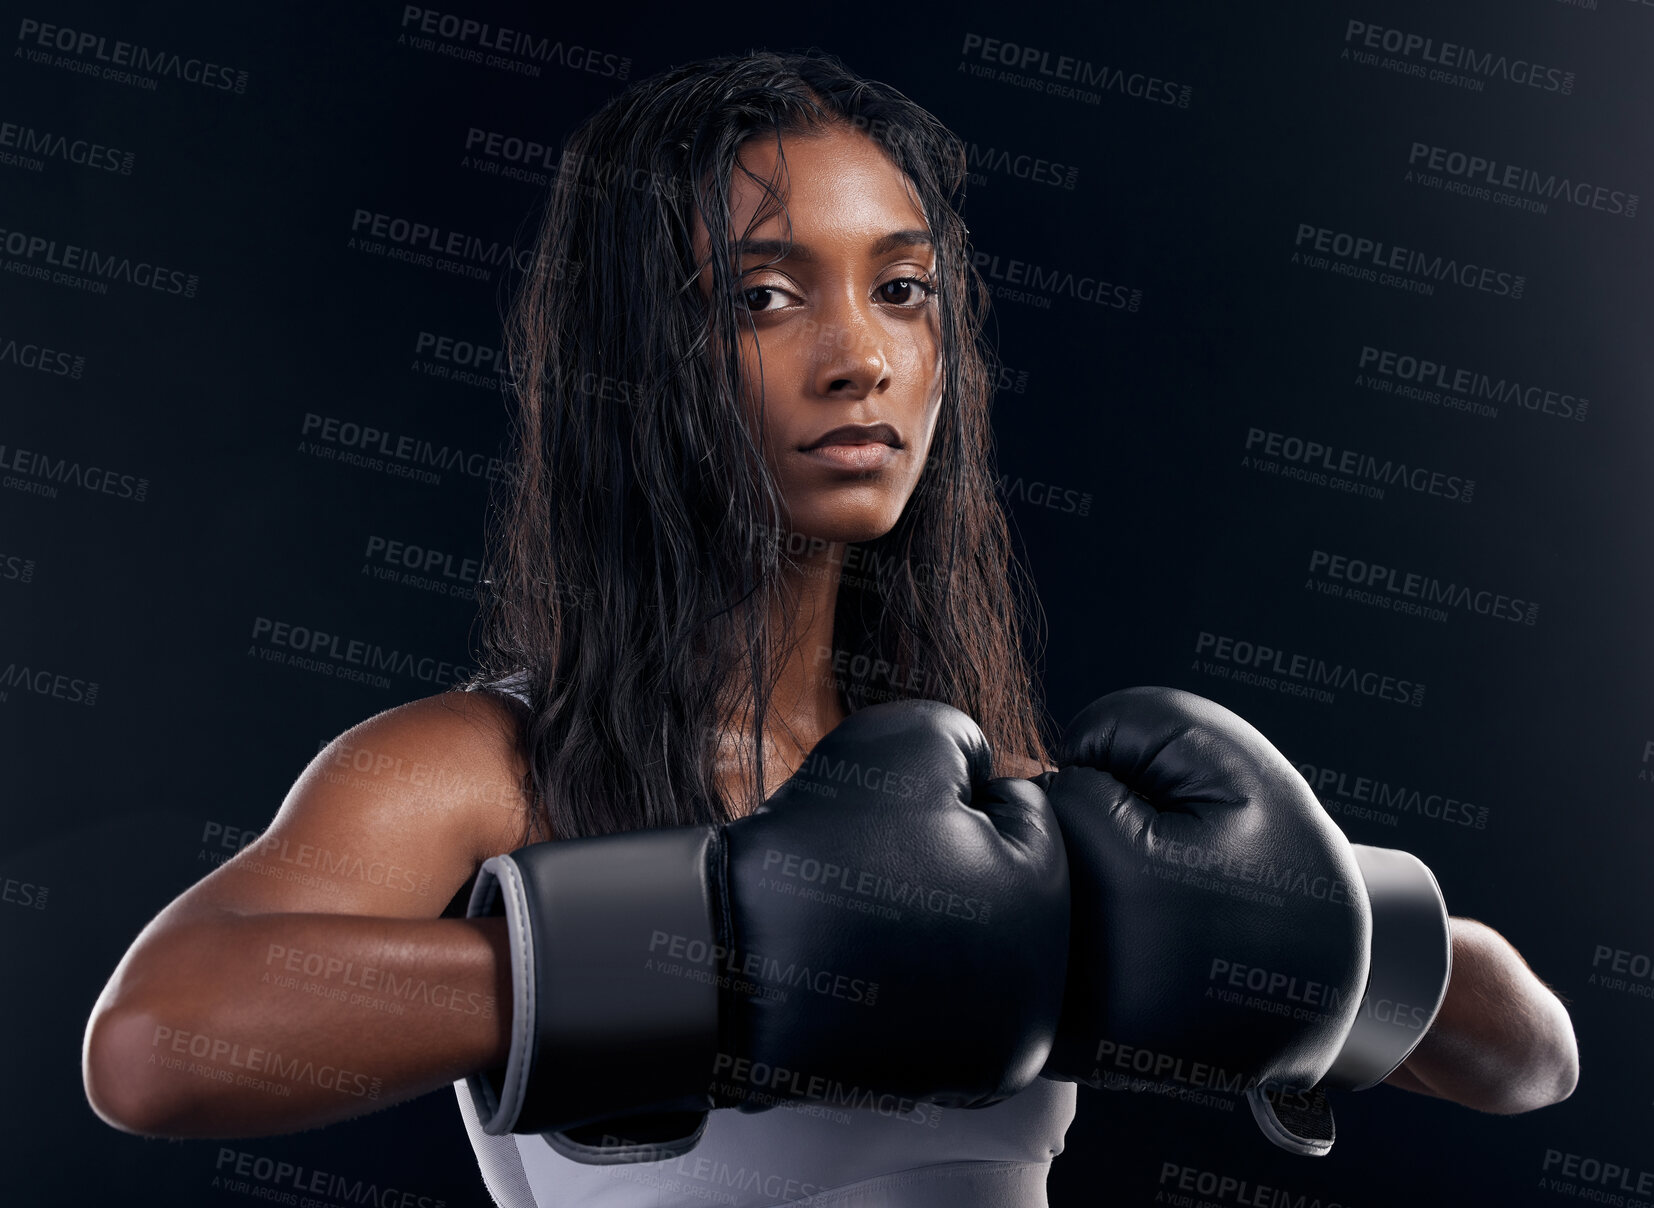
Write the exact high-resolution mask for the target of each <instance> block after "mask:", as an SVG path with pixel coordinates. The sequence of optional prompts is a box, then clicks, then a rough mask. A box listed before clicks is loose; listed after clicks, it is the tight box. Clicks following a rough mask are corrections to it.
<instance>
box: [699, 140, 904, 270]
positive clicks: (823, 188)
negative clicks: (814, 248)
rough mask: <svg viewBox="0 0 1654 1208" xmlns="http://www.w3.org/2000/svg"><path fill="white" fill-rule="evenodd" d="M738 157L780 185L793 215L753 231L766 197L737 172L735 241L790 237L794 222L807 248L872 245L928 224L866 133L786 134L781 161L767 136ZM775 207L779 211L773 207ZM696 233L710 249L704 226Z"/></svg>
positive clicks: (732, 202) (771, 218) (769, 219)
mask: <svg viewBox="0 0 1654 1208" xmlns="http://www.w3.org/2000/svg"><path fill="white" fill-rule="evenodd" d="M737 159H738V160H739V161H740V163H742V164H743V165H745V166H746V168H747V169H748V171H750V172H752V174H753V175H754V176H757V177H758V178H759V180H765V181H773V182H774V187H775V189H776V190H777V192H779V193H780V194H781V197H782V199H783V200H784V201H785V202H786V206H787V214H786V215H785V216H783V215H782V214H781V213H779V212H777V213H771V214H768V215H767V216H766V217H765V218H764V220H763V221H762V222H760V223H758V224H757V225H756V226H751V224H752V220H753V218H754V216H755V215H757V214H758V213H759V212H760V210H761V209H762V208H764V207H765V205H766V201H767V199H766V197H765V194H764V190H763V188H762V187H761V186H760V185H759V184H758V183H756V182H755V181H753V180H751V179H750V178H749V177H748V176H747V175H746V173H744V172H742V171H740V170H739V169H737V170H736V171H735V172H734V173H733V175H732V177H731V180H730V193H729V208H730V220H731V226H732V228H733V229H732V230H731V232H730V237H731V238H732V239H736V238H741V237H742V236H745V235H751V236H757V235H774V236H784V235H786V233H787V230H788V223H787V218H788V217H790V218H791V232H792V236H793V238H794V239H795V240H797V241H798V242H800V243H815V242H822V241H831V240H835V239H849V240H857V241H870V240H871V239H873V238H876V237H877V236H878V235H882V234H884V233H885V232H887V231H892V230H898V229H903V228H914V227H917V228H919V229H924V228H925V227H926V225H927V224H926V222H925V218H924V212H923V211H922V210H921V209H920V207H919V205H918V201H917V198H916V196H915V195H914V190H913V189H912V186H911V183H910V182H909V181H908V179H907V177H906V175H905V174H904V173H903V172H902V170H901V169H900V168H898V167H897V166H896V165H895V164H894V163H893V162H892V161H891V160H890V158H889V157H888V156H887V155H886V154H885V153H884V152H883V151H882V150H880V149H879V147H878V145H877V144H876V143H874V141H873V140H872V139H871V138H869V137H868V136H867V135H865V134H862V133H860V132H859V131H855V130H849V129H846V128H844V127H839V126H835V127H831V128H829V129H828V130H826V131H821V132H812V133H809V134H801V135H787V136H785V137H784V138H783V139H782V140H781V154H780V155H779V156H778V155H777V154H776V143H775V139H774V138H773V137H772V136H760V137H758V138H753V139H748V140H747V141H746V142H745V143H743V144H742V145H741V147H740V149H739V151H738V152H737ZM768 206H769V208H771V209H774V202H769V203H768ZM749 227H751V229H749ZM696 235H697V239H696V242H697V243H698V244H700V245H701V246H704V228H700V227H699V225H698V224H697V231H696Z"/></svg>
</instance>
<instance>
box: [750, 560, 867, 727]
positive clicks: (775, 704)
mask: <svg viewBox="0 0 1654 1208" xmlns="http://www.w3.org/2000/svg"><path fill="white" fill-rule="evenodd" d="M809 546H810V548H809V551H808V552H807V553H806V554H804V555H802V556H800V557H798V558H796V559H795V560H794V563H795V564H794V566H793V567H791V568H790V569H789V570H787V571H786V572H784V573H783V574H782V576H781V578H780V580H779V582H778V583H777V585H776V590H775V591H774V592H772V593H771V595H770V599H769V601H768V604H767V615H766V621H765V623H766V626H767V628H768V633H769V639H770V648H771V649H772V650H773V651H775V652H776V657H777V659H778V660H779V664H780V666H779V674H778V675H777V677H776V679H775V688H774V690H773V692H772V693H771V695H770V700H769V708H768V709H767V710H766V720H765V731H766V733H765V741H766V744H767V747H766V749H770V748H776V749H779V750H780V751H782V752H794V753H797V754H802V753H803V752H804V751H806V750H808V749H809V748H810V747H813V746H814V745H815V743H816V741H817V740H818V739H819V738H820V737H821V736H822V735H823V734H825V733H827V731H829V730H831V729H832V728H833V727H834V726H836V725H838V723H839V722H841V721H843V720H844V716H845V713H844V706H843V704H842V703H841V701H840V699H839V691H838V682H837V679H836V677H835V675H834V673H833V665H832V656H831V654H830V653H823V652H830V651H831V650H832V646H833V611H834V606H835V605H836V604H837V602H838V589H839V579H840V577H841V575H842V573H843V570H844V556H845V551H846V549H847V548H848V547H847V546H846V545H845V544H844V543H843V542H838V541H831V542H816V541H812V542H810V543H809ZM743 687H746V688H748V689H749V691H750V685H743ZM738 716H739V720H738V723H737V724H738V728H739V729H740V731H741V732H742V733H743V734H745V735H746V737H747V738H748V739H751V738H753V737H755V736H754V735H753V734H752V708H751V703H750V697H749V700H748V702H747V703H746V704H745V705H744V706H743V708H742V709H741V710H740V712H739V715H738Z"/></svg>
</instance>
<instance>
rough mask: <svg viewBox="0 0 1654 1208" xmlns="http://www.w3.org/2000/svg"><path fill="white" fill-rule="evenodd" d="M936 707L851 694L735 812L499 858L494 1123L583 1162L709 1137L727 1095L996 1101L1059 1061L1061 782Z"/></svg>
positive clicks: (488, 1100) (490, 882)
mask: <svg viewBox="0 0 1654 1208" xmlns="http://www.w3.org/2000/svg"><path fill="white" fill-rule="evenodd" d="M989 768H990V755H989V750H988V745H987V742H986V740H985V739H984V738H983V735H982V732H981V730H980V729H979V728H978V727H977V725H976V723H975V722H973V721H972V720H971V719H970V718H969V717H967V716H966V715H965V714H963V713H961V712H960V711H959V710H957V709H954V708H952V707H951V706H948V705H945V704H941V703H938V702H935V701H894V702H890V703H886V704H880V705H874V706H871V707H869V708H865V709H862V710H859V711H858V712H856V713H854V714H852V715H851V716H850V717H849V718H847V719H846V720H845V721H844V722H842V723H841V724H840V725H839V726H838V727H837V728H836V729H834V730H833V731H832V732H831V733H829V734H827V735H826V736H825V737H823V738H822V740H821V741H820V742H819V743H818V744H817V745H816V747H815V748H814V749H813V750H812V751H811V752H810V754H809V756H808V757H807V758H806V760H805V762H804V764H803V766H802V767H800V768H799V770H798V771H797V772H796V773H795V774H794V775H793V776H792V777H791V778H790V779H789V780H788V781H787V782H786V783H785V784H783V785H782V786H781V787H780V788H779V789H778V790H777V791H776V793H775V794H774V795H773V796H772V797H771V798H770V799H769V800H768V801H767V802H766V803H765V804H764V805H763V806H761V807H760V808H759V809H758V810H756V811H755V812H754V813H752V814H751V815H749V816H748V817H745V818H741V819H738V820H736V821H735V822H732V823H729V824H727V825H723V826H711V827H676V828H670V829H661V830H646V831H634V832H628V833H625V834H619V835H608V836H601V837H596V838H582V839H567V840H559V841H554V842H550V843H539V844H534V845H532V846H529V847H525V848H522V849H520V850H518V851H516V852H513V853H511V854H510V855H506V856H496V857H494V858H493V859H491V860H488V861H487V862H486V863H485V864H484V865H483V868H482V872H481V874H480V875H479V877H478V881H477V886H476V889H475V891H474V893H473V896H472V899H471V905H470V911H469V913H470V914H471V915H472V916H473V917H475V916H479V915H489V914H501V913H503V914H504V915H505V917H506V919H507V923H508V928H509V933H510V941H511V955H512V989H513V1016H512V1039H511V1049H510V1054H509V1056H508V1058H507V1061H506V1066H505V1068H504V1069H503V1070H495V1071H489V1072H486V1073H478V1074H475V1075H472V1076H471V1077H470V1078H468V1079H467V1083H468V1085H469V1089H470V1092H471V1094H472V1096H473V1099H474V1102H475V1103H476V1105H477V1109H478V1114H479V1117H480V1118H481V1121H482V1126H483V1131H484V1132H487V1133H490V1134H493V1135H499V1134H502V1133H507V1132H516V1133H528V1132H538V1133H541V1134H542V1135H543V1136H545V1138H546V1140H547V1141H548V1143H550V1144H551V1146H552V1147H553V1148H554V1149H556V1150H557V1151H558V1152H559V1153H562V1154H564V1155H565V1156H567V1157H570V1158H573V1159H575V1160H577V1161H583V1162H625V1161H658V1160H661V1159H663V1158H668V1157H673V1156H677V1155H678V1154H681V1153H684V1152H686V1151H688V1150H689V1149H690V1148H692V1147H693V1146H694V1144H695V1142H696V1141H697V1140H698V1139H699V1137H700V1133H701V1130H702V1129H703V1128H704V1126H705V1113H706V1112H707V1111H708V1110H709V1109H712V1108H716V1107H730V1106H741V1107H744V1108H747V1109H749V1110H759V1109H762V1108H763V1107H764V1106H768V1105H773V1104H774V1103H775V1102H777V1101H780V1100H785V1099H796V1098H808V1097H820V1096H824V1095H826V1094H827V1093H829V1090H830V1089H833V1090H842V1089H843V1088H858V1089H859V1090H862V1091H868V1090H871V1091H874V1092H876V1093H880V1094H893V1095H897V1096H902V1097H908V1098H912V1099H914V1100H926V1101H930V1102H934V1103H939V1104H942V1105H944V1106H954V1107H982V1106H987V1105H989V1104H992V1103H996V1102H999V1101H1000V1100H1003V1099H1005V1098H1007V1097H1009V1096H1011V1095H1013V1094H1016V1093H1017V1092H1018V1091H1020V1090H1022V1089H1024V1088H1025V1087H1027V1086H1028V1085H1029V1084H1030V1083H1032V1081H1033V1080H1034V1078H1035V1077H1037V1076H1038V1075H1039V1073H1040V1071H1041V1068H1042V1067H1043V1066H1044V1064H1045V1061H1046V1058H1047V1055H1048V1054H1049V1052H1050V1048H1051V1043H1052V1039H1053V1037H1054V1035H1055V1031H1056V1023H1057V1014H1058V1009H1059V1006H1060V1004H1061V1001H1062V993H1063V967H1064V960H1065V957H1066V954H1067V949H1068V873H1067V864H1066V861H1065V859H1064V855H1063V849H1062V838H1061V833H1060V831H1059V829H1058V827H1057V823H1056V820H1055V818H1054V817H1052V815H1051V812H1050V807H1049V805H1048V803H1047V802H1046V800H1045V795H1044V794H1043V793H1042V792H1041V791H1040V790H1039V789H1038V788H1037V787H1035V786H1034V785H1033V784H1031V783H1029V782H1028V781H1024V780H1017V779H1014V778H1001V779H990V778H989V776H988V772H989Z"/></svg>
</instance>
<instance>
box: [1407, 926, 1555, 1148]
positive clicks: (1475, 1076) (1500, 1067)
mask: <svg viewBox="0 0 1654 1208" xmlns="http://www.w3.org/2000/svg"><path fill="white" fill-rule="evenodd" d="M1450 922H1451V927H1452V935H1453V972H1452V977H1451V979H1450V981H1449V983H1448V987H1447V995H1446V997H1445V998H1444V999H1443V1001H1442V1007H1441V1011H1440V1012H1439V1013H1438V1014H1437V1016H1436V1020H1435V1022H1434V1024H1432V1025H1431V1028H1430V1031H1429V1032H1428V1033H1426V1034H1425V1037H1424V1039H1423V1040H1422V1041H1421V1042H1420V1043H1419V1046H1418V1047H1417V1048H1416V1049H1414V1050H1413V1053H1412V1055H1411V1056H1409V1057H1408V1059H1407V1060H1406V1061H1405V1062H1403V1063H1402V1065H1401V1067H1400V1068H1399V1069H1397V1070H1396V1071H1395V1073H1393V1074H1391V1075H1390V1077H1389V1078H1387V1079H1386V1081H1387V1082H1389V1083H1390V1084H1391V1085H1393V1086H1398V1087H1400V1088H1402V1089H1404V1090H1411V1091H1417V1092H1419V1093H1421V1094H1430V1095H1436V1096H1439V1097H1441V1098H1444V1099H1451V1100H1453V1101H1454V1102H1456V1103H1462V1104H1464V1105H1465V1106H1467V1107H1474V1108H1476V1109H1478V1110H1480V1111H1486V1112H1496V1113H1500V1114H1506V1115H1508V1114H1513V1113H1516V1112H1525V1111H1532V1110H1533V1109H1534V1108H1538V1107H1545V1106H1547V1105H1549V1104H1551V1103H1556V1102H1559V1101H1561V1100H1563V1099H1566V1098H1567V1097H1568V1096H1569V1095H1570V1094H1572V1093H1573V1089H1574V1084H1575V1082H1576V1081H1577V1080H1578V1077H1579V1050H1578V1046H1577V1043H1576V1041H1575V1039H1574V1031H1573V1023H1572V1021H1571V1020H1570V1019H1569V1017H1568V1011H1567V1008H1566V1007H1564V1006H1563V1005H1562V1002H1561V1000H1560V999H1558V998H1557V996H1556V995H1555V994H1554V993H1552V992H1551V990H1550V989H1549V988H1547V987H1546V986H1545V984H1544V983H1543V982H1542V981H1540V980H1539V978H1538V977H1536V976H1535V975H1534V973H1533V971H1532V970H1531V969H1529V968H1528V966H1527V963H1526V962H1525V961H1523V959H1522V957H1521V955H1520V954H1519V953H1518V952H1517V951H1516V949H1515V948H1513V947H1511V945H1510V944H1509V943H1508V942H1507V941H1506V940H1505V939H1504V937H1502V936H1501V935H1499V933H1498V932H1496V931H1494V930H1493V929H1492V928H1491V927H1488V926H1486V925H1485V924H1482V923H1479V922H1476V921H1475V920H1474V919H1462V918H1454V919H1452V920H1450Z"/></svg>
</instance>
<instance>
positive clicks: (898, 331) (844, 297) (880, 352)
mask: <svg viewBox="0 0 1654 1208" xmlns="http://www.w3.org/2000/svg"><path fill="white" fill-rule="evenodd" d="M782 150H783V152H784V157H785V158H784V163H785V167H784V168H783V169H782V174H781V176H780V177H779V179H778V189H779V191H780V193H781V195H782V197H783V198H784V199H785V200H786V203H787V206H786V211H785V212H784V213H777V214H773V215H771V216H770V217H768V218H766V219H765V220H764V221H763V222H762V223H760V224H758V226H756V227H755V228H754V229H753V230H751V231H746V228H747V225H748V223H749V222H750V221H751V219H752V216H753V215H754V214H755V213H756V212H757V211H758V210H759V208H760V206H761V204H762V203H763V201H764V194H763V190H762V189H760V188H759V187H758V186H757V185H756V184H754V183H753V182H752V181H751V180H749V179H748V178H747V177H746V175H745V174H743V173H741V172H739V171H737V172H736V173H735V174H734V179H733V180H732V182H731V187H730V189H731V191H730V212H731V217H732V220H733V222H732V232H731V241H732V254H733V255H735V256H736V257H737V260H736V263H735V264H734V265H733V266H732V275H738V276H739V283H738V286H737V288H738V290H739V294H738V296H737V299H736V302H737V306H738V307H739V308H740V309H742V310H744V311H746V312H750V313H751V315H752V326H753V329H754V330H753V331H748V330H747V329H746V324H745V323H743V324H742V325H741V333H740V344H741V347H740V359H741V375H742V390H743V405H744V406H745V407H746V408H747V415H748V416H749V418H751V419H755V417H756V415H757V413H758V410H759V408H760V407H762V409H763V417H764V455H765V458H766V460H767V461H768V464H769V467H770V471H771V473H772V474H774V475H775V478H776V481H777V483H778V485H779V487H780V489H781V493H782V496H783V498H784V499H785V501H786V505H787V511H788V524H789V527H790V529H791V531H793V532H796V533H800V534H802V535H805V536H810V537H818V538H821V539H823V540H827V541H867V540H871V539H872V538H874V537H878V536H882V535H883V534H884V533H887V532H889V531H890V530H891V529H892V528H893V527H895V524H896V521H897V520H898V518H899V517H900V516H901V512H902V508H903V507H904V506H906V504H907V501H908V498H909V497H910V496H911V495H912V494H913V489H914V487H915V485H916V484H917V483H918V481H919V475H920V472H921V471H922V470H923V469H924V466H925V459H926V456H927V455H928V453H929V450H930V442H931V434H932V433H933V431H934V430H935V427H936V416H937V413H938V411H939V410H940V405H941V384H942V363H941V321H940V318H939V314H938V306H939V301H938V299H936V298H935V297H933V296H932V295H931V294H930V293H929V292H928V291H929V289H930V287H931V283H932V282H933V281H934V280H935V276H936V257H935V252H934V249H933V247H932V246H931V242H930V235H929V233H928V231H927V225H926V223H925V220H924V216H923V214H922V213H921V212H920V211H919V209H918V208H917V207H916V206H915V204H914V202H913V200H911V199H910V197H909V195H908V191H907V189H906V188H904V180H905V177H904V176H903V174H902V172H901V171H900V170H899V169H898V168H897V167H896V166H895V165H894V164H892V163H891V162H890V161H889V160H888V159H887V158H885V155H884V153H883V152H882V151H880V150H879V149H878V147H877V146H875V144H874V143H873V141H872V140H871V139H869V138H868V137H867V136H865V135H863V134H860V133H857V132H854V131H850V130H846V129H843V128H837V127H835V128H834V129H833V130H832V131H831V132H829V133H825V134H812V135H808V136H804V137H788V138H785V139H784V140H783V146H782ZM739 156H740V159H741V162H742V163H744V164H745V165H746V166H747V168H748V169H749V170H750V171H752V172H753V173H754V174H755V175H756V176H758V177H759V178H760V179H763V180H768V179H771V177H772V175H773V174H774V173H775V170H776V159H777V156H776V151H775V143H774V140H773V139H753V140H751V141H749V142H748V143H746V144H744V145H743V147H742V148H741V150H740V152H739ZM789 217H790V220H791V222H790V228H791V229H790V235H791V245H792V246H791V250H790V252H789V253H788V255H787V256H786V258H785V259H782V260H778V261H776V262H775V263H774V264H772V265H770V266H768V267H762V266H763V265H764V262H765V261H766V260H771V259H773V258H774V257H775V255H776V254H777V252H778V251H779V250H780V249H778V248H776V247H774V246H773V245H772V246H764V241H771V240H784V239H787V238H788V236H789V222H788V219H789ZM743 231H746V237H745V239H744V240H743V241H742V242H740V243H734V242H733V241H734V240H735V239H736V238H737V237H738V236H739V235H740V234H741V232H743ZM695 242H696V246H695V251H696V253H697V255H698V256H705V255H706V251H707V247H708V240H707V236H706V230H705V227H704V226H698V227H697V230H696V233H695ZM711 278H712V274H711V271H710V269H704V270H703V271H702V273H701V289H702V292H703V293H708V292H709V291H710V290H711V284H712V282H711ZM846 427H848V428H850V429H851V430H850V431H848V432H838V433H836V434H834V433H835V430H836V429H841V428H846ZM753 430H754V431H756V430H757V428H756V423H755V422H754V423H753ZM824 437H825V438H826V440H825V441H824V440H823V438H824Z"/></svg>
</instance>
